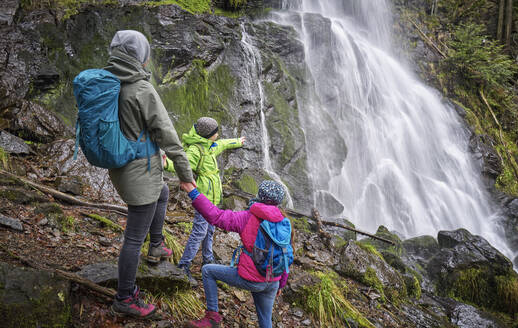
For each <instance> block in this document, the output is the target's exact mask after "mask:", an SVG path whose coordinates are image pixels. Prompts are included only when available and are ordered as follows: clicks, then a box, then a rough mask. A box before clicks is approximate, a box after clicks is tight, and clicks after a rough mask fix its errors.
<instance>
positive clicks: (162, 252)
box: [146, 242, 173, 263]
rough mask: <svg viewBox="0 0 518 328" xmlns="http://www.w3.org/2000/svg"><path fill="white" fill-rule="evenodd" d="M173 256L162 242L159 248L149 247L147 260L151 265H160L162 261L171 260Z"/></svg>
mask: <svg viewBox="0 0 518 328" xmlns="http://www.w3.org/2000/svg"><path fill="white" fill-rule="evenodd" d="M171 255H173V251H172V250H170V249H169V248H167V247H165V244H164V242H162V243H161V244H160V245H159V246H156V247H151V246H149V250H148V252H147V258H146V260H147V261H148V262H149V263H158V262H160V260H162V259H168V258H170V257H171Z"/></svg>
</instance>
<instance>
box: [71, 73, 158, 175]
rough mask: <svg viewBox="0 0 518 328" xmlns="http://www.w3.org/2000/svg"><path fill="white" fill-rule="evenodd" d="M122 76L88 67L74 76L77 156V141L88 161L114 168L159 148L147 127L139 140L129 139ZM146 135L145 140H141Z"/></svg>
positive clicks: (148, 155)
mask: <svg viewBox="0 0 518 328" xmlns="http://www.w3.org/2000/svg"><path fill="white" fill-rule="evenodd" d="M120 88H121V82H120V80H119V79H118V78H117V77H116V76H115V75H113V74H112V73H110V72H108V71H107V70H104V69H88V70H85V71H82V72H81V73H79V74H78V75H77V76H76V78H75V79H74V96H75V98H76V102H77V107H78V109H79V111H78V116H77V122H76V146H75V151H74V159H76V158H77V150H78V145H79V146H81V150H82V151H83V154H84V155H85V157H86V159H87V160H88V162H89V163H90V164H92V165H94V166H98V167H102V168H106V169H112V168H119V167H123V166H125V165H126V164H128V163H129V162H131V161H133V160H134V159H137V158H145V157H147V158H148V170H150V169H151V164H150V163H151V162H150V156H151V155H152V154H155V153H156V152H157V151H158V149H159V148H158V146H157V145H156V144H155V143H154V142H152V141H151V139H150V138H149V133H148V132H147V131H146V130H145V129H144V130H143V131H142V132H141V133H140V136H139V137H138V140H137V141H131V140H128V139H127V138H126V137H125V136H124V134H123V133H122V131H121V129H120V123H119V92H120ZM144 134H145V135H146V141H145V142H141V139H142V136H143V135H144Z"/></svg>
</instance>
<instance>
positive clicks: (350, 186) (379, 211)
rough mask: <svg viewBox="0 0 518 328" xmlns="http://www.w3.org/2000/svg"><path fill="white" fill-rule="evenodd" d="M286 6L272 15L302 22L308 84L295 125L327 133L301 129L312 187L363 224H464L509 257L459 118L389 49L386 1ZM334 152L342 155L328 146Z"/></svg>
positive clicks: (404, 228) (407, 229)
mask: <svg viewBox="0 0 518 328" xmlns="http://www.w3.org/2000/svg"><path fill="white" fill-rule="evenodd" d="M282 8H283V10H282V11H278V12H275V13H273V15H272V17H273V18H272V19H273V20H274V21H275V22H276V23H279V24H284V25H291V26H293V28H295V30H297V31H298V33H299V35H300V38H301V41H302V42H303V43H304V47H305V56H306V63H307V66H308V69H309V73H310V75H311V76H312V78H313V82H312V83H313V84H314V90H313V92H314V95H305V97H301V100H300V101H299V104H300V105H299V106H300V111H301V113H302V114H301V115H302V117H303V118H302V119H301V124H302V125H303V128H304V132H305V133H306V135H307V136H312V135H315V134H319V133H320V135H321V134H322V133H321V131H325V133H326V135H327V137H322V138H317V139H313V138H310V137H307V138H308V140H310V142H308V144H307V154H308V168H309V170H310V171H311V181H312V184H313V185H314V186H315V190H316V191H315V192H316V193H318V192H327V193H330V194H331V195H333V196H334V197H335V198H336V199H337V200H338V201H339V202H341V203H342V204H343V206H344V208H345V209H344V211H343V213H342V214H341V215H342V216H345V217H347V218H348V219H349V220H351V221H352V222H353V223H355V224H356V225H357V227H359V228H362V229H364V230H368V231H375V230H376V228H377V227H378V226H379V225H385V226H387V227H388V228H389V229H390V230H396V231H398V232H399V233H401V234H402V235H403V236H404V237H405V238H408V237H413V236H418V235H425V234H427V235H433V236H436V235H437V232H438V231H439V230H453V229H457V228H461V227H462V228H466V229H468V230H469V231H470V232H472V233H474V234H478V235H481V236H483V237H484V238H486V239H487V240H488V241H489V242H490V243H491V244H492V245H493V246H495V247H496V248H498V249H499V250H500V251H501V252H502V253H504V254H505V255H506V256H507V257H509V258H511V259H513V253H512V251H511V250H510V249H509V247H508V246H507V244H506V242H505V237H504V232H503V231H502V230H503V229H502V228H501V224H500V221H501V219H502V216H501V213H500V212H499V209H498V207H497V206H496V204H494V203H493V202H492V200H491V196H490V195H489V194H488V192H487V191H486V190H485V187H484V186H483V183H482V177H481V174H480V167H479V165H480V163H478V162H477V161H475V160H474V159H473V157H472V155H471V153H470V152H469V150H468V142H469V133H468V132H467V131H466V129H465V127H464V123H463V122H462V121H461V120H460V118H459V117H458V115H457V114H456V113H455V111H454V110H453V108H451V107H450V106H449V105H447V104H445V103H443V102H442V101H441V95H440V94H439V93H438V92H437V91H435V90H433V89H431V88H429V87H427V86H426V85H424V84H423V83H422V82H421V81H419V79H418V78H417V77H416V76H414V75H413V73H411V72H410V71H409V70H407V69H406V68H405V66H404V65H403V64H402V63H400V62H399V60H398V59H397V58H396V57H395V56H394V55H393V53H392V51H391V47H392V46H393V45H392V41H391V40H392V38H391V33H390V31H391V29H392V17H391V12H392V9H391V7H390V4H389V3H388V1H386V0H328V1H314V0H284V1H283V4H282ZM303 98H304V99H303ZM304 117H306V119H304ZM307 117H310V119H308V118H307ZM326 117H330V118H332V119H331V120H330V119H326ZM319 131H320V132H319ZM330 138H340V139H342V140H343V141H344V142H345V145H347V148H348V149H347V150H345V149H338V148H337V147H334V146H333V145H336V143H333V142H329V140H330ZM340 152H346V153H347V157H346V159H345V160H344V161H341V162H337V161H336V156H335V157H333V156H326V155H325V154H326V153H327V154H336V153H340ZM315 199H316V200H318V197H315ZM316 205H317V206H323V205H322V204H318V203H317V204H316Z"/></svg>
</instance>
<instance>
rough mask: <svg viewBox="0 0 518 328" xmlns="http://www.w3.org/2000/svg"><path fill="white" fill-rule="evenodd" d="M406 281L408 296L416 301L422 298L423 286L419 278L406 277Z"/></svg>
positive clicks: (413, 276)
mask: <svg viewBox="0 0 518 328" xmlns="http://www.w3.org/2000/svg"><path fill="white" fill-rule="evenodd" d="M404 279H405V286H406V291H407V295H408V296H410V297H412V298H415V299H420V298H421V284H420V282H419V279H418V278H417V276H416V275H414V274H412V275H405V276H404ZM421 279H422V278H421Z"/></svg>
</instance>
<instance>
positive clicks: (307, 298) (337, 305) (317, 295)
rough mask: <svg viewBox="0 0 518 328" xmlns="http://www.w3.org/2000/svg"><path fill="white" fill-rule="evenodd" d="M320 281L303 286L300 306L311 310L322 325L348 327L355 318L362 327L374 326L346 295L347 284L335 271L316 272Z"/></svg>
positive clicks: (315, 274) (308, 310)
mask: <svg viewBox="0 0 518 328" xmlns="http://www.w3.org/2000/svg"><path fill="white" fill-rule="evenodd" d="M314 276H315V277H316V278H317V279H318V283H316V284H315V285H313V286H306V287H304V288H303V294H304V295H303V297H302V300H301V301H300V302H299V304H298V305H299V306H301V307H302V308H304V309H305V310H306V311H307V312H309V313H310V314H311V315H312V317H313V318H314V320H315V321H317V322H318V323H319V326H320V327H347V326H349V323H348V321H350V320H354V321H356V322H357V323H358V325H359V326H360V327H374V325H373V324H372V323H370V322H369V320H367V319H366V318H365V317H364V316H363V315H362V314H361V313H360V311H358V310H357V309H356V308H355V307H354V306H353V305H352V304H351V303H350V302H349V301H348V300H347V298H346V297H345V295H344V292H346V291H347V286H346V285H345V283H343V282H342V280H341V279H340V278H339V277H338V275H337V274H336V273H334V272H327V273H324V272H316V273H314Z"/></svg>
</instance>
